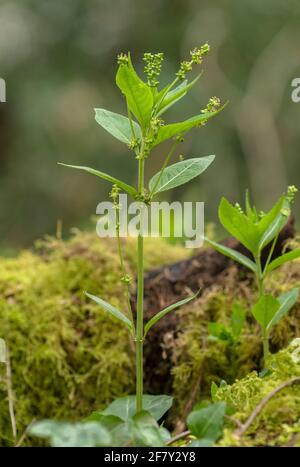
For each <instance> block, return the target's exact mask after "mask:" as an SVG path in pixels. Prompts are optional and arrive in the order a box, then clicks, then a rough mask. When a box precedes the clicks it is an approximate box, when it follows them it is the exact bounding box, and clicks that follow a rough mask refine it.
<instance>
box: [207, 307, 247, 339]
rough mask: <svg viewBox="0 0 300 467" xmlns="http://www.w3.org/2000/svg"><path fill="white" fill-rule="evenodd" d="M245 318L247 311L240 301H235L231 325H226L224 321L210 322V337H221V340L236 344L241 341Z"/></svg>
mask: <svg viewBox="0 0 300 467" xmlns="http://www.w3.org/2000/svg"><path fill="white" fill-rule="evenodd" d="M245 319H246V312H245V310H244V308H243V307H242V306H241V305H239V304H238V303H235V304H234V305H233V306H232V312H231V319H230V325H229V326H225V325H224V324H223V323H219V322H211V323H208V331H209V334H210V336H209V337H210V339H211V340H213V339H219V340H221V341H227V342H228V343H229V344H230V345H235V344H236V343H237V342H238V341H239V338H240V335H241V332H242V329H243V326H244V323H245Z"/></svg>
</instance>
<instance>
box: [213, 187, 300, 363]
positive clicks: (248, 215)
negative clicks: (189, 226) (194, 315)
mask: <svg viewBox="0 0 300 467" xmlns="http://www.w3.org/2000/svg"><path fill="white" fill-rule="evenodd" d="M296 192H297V189H296V188H295V187H294V186H291V187H289V188H288V192H287V194H283V195H282V196H281V197H280V199H279V201H278V202H277V203H276V204H275V205H274V206H273V208H272V209H271V210H270V211H269V212H268V213H267V214H265V213H258V212H257V210H256V208H255V207H253V206H251V204H250V200H249V195H248V192H247V193H246V203H245V212H244V211H243V210H242V208H241V207H240V206H239V205H238V204H236V205H235V206H233V205H231V204H230V203H229V202H228V201H227V199H225V198H223V199H222V200H221V203H220V206H219V219H220V221H221V223H222V225H223V227H224V228H225V229H226V230H227V231H228V232H229V233H230V234H231V235H232V236H233V237H235V238H236V239H237V240H239V241H240V242H241V243H242V245H244V246H245V247H246V248H247V249H248V250H249V251H250V253H251V254H252V259H250V258H248V257H247V256H245V255H243V254H241V253H239V252H237V251H235V250H233V249H231V248H228V247H226V246H224V245H221V244H219V243H216V242H213V241H212V240H209V239H207V242H208V243H209V245H211V246H212V247H213V248H215V249H216V250H217V251H219V252H220V253H222V254H223V255H225V256H228V257H229V258H231V259H233V260H235V261H237V262H238V263H240V264H242V265H243V266H246V267H247V268H248V269H250V271H252V272H253V273H254V274H255V277H256V281H257V288H258V300H257V302H256V303H255V304H254V306H253V307H252V310H251V311H252V314H253V316H254V318H255V319H256V321H257V322H258V323H259V325H260V327H261V332H262V342H263V353H264V362H265V365H266V361H267V358H268V354H269V336H270V331H271V329H272V328H273V326H274V325H275V324H276V323H278V321H280V320H281V318H283V317H284V316H285V315H286V314H287V313H288V311H289V310H290V309H291V308H292V306H293V305H294V304H295V302H296V301H297V298H298V294H299V289H298V288H295V289H292V290H291V291H290V292H287V293H285V294H283V295H280V296H279V297H277V298H274V297H273V296H272V295H270V294H268V293H266V292H265V279H266V277H267V276H268V275H269V274H270V273H271V272H272V271H274V270H275V269H277V268H278V267H279V266H281V265H282V264H285V263H288V262H290V261H292V260H294V259H296V258H299V257H300V249H295V250H292V251H289V252H288V253H284V254H282V255H281V256H279V257H278V258H276V259H273V258H272V257H273V253H274V249H275V246H276V243H277V240H278V236H279V234H280V232H281V230H282V229H283V227H284V226H285V225H286V223H287V221H288V218H289V216H290V214H291V205H292V203H293V201H294V197H295V193H296ZM267 245H270V249H269V253H268V257H267V260H266V262H265V264H262V260H261V255H262V251H263V250H264V248H265V247H266V246H267Z"/></svg>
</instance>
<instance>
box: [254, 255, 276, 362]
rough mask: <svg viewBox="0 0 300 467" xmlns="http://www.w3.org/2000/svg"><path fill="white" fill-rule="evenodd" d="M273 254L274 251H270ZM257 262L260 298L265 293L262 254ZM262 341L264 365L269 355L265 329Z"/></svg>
mask: <svg viewBox="0 0 300 467" xmlns="http://www.w3.org/2000/svg"><path fill="white" fill-rule="evenodd" d="M270 254H271V256H272V254H273V252H270ZM255 262H256V264H257V269H258V274H257V275H256V277H257V286H258V294H259V298H261V297H262V296H263V294H264V272H263V271H262V267H261V258H260V255H259V256H256V257H255ZM262 342H263V354H264V367H265V366H266V361H267V358H268V355H269V336H268V333H267V332H266V331H265V330H262Z"/></svg>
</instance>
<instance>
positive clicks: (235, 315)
mask: <svg viewBox="0 0 300 467" xmlns="http://www.w3.org/2000/svg"><path fill="white" fill-rule="evenodd" d="M245 319H246V313H245V310H244V308H243V307H242V306H241V305H239V304H238V303H235V304H234V305H233V306H232V314H231V330H232V334H233V336H234V337H235V339H238V338H239V337H240V335H241V332H242V329H243V326H244V324H245Z"/></svg>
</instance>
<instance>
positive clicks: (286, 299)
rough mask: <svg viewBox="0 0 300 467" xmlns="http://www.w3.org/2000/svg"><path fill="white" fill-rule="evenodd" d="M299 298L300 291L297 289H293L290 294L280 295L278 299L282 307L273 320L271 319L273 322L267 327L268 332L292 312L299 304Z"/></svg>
mask: <svg viewBox="0 0 300 467" xmlns="http://www.w3.org/2000/svg"><path fill="white" fill-rule="evenodd" d="M298 296H299V289H298V288H295V289H292V290H291V291H290V292H287V293H284V294H282V295H280V296H279V297H278V298H277V300H278V302H279V304H280V307H279V309H278V310H277V312H276V313H275V315H274V316H273V318H272V319H271V321H270V322H269V324H268V326H267V330H268V331H269V330H270V329H271V328H272V327H273V326H274V325H275V324H277V323H278V321H280V320H281V318H283V317H284V316H285V315H286V314H287V313H288V312H289V311H290V309H291V308H292V307H293V306H294V305H295V303H296V302H297V300H298Z"/></svg>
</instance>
